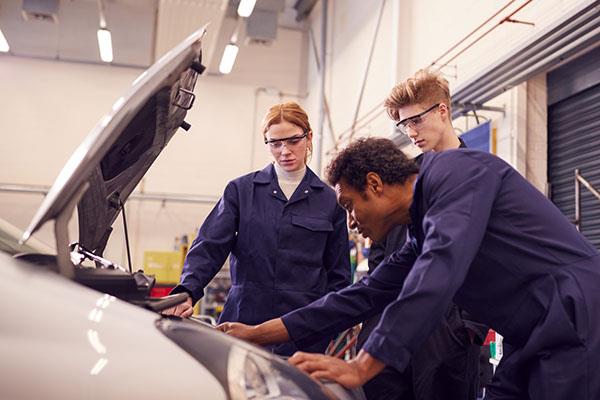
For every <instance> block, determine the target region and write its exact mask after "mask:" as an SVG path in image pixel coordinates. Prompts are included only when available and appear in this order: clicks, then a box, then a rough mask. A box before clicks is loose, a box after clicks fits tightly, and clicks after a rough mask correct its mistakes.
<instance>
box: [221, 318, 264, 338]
mask: <svg viewBox="0 0 600 400" xmlns="http://www.w3.org/2000/svg"><path fill="white" fill-rule="evenodd" d="M254 328H255V327H254V326H252V325H246V324H242V323H241V322H223V323H222V324H219V325H217V329H218V330H220V331H221V332H224V333H226V334H228V335H231V336H233V337H236V338H238V339H242V340H247V341H249V342H253V341H254V331H255V329H254Z"/></svg>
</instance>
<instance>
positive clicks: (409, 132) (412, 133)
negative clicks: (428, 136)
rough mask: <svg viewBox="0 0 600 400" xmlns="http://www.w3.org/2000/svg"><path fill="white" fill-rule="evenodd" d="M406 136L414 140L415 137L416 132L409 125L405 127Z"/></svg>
mask: <svg viewBox="0 0 600 400" xmlns="http://www.w3.org/2000/svg"><path fill="white" fill-rule="evenodd" d="M406 134H407V135H408V137H409V138H411V139H414V138H416V137H417V135H418V132H417V131H416V130H415V129H414V128H413V127H412V125H411V124H408V125H407V126H406Z"/></svg>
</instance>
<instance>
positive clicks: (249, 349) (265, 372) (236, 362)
mask: <svg viewBox="0 0 600 400" xmlns="http://www.w3.org/2000/svg"><path fill="white" fill-rule="evenodd" d="M156 327H157V328H158V329H159V330H160V331H161V332H162V333H163V334H164V335H165V336H167V337H168V338H169V339H171V340H172V341H173V342H175V343H176V344H177V345H178V346H179V347H181V348H182V349H183V350H185V351H186V352H187V353H188V354H189V355H191V356H192V357H194V358H195V359H196V360H198V362H199V363H200V364H201V365H202V366H203V367H204V368H206V369H207V370H209V371H210V372H211V373H212V374H213V376H215V377H216V378H217V380H218V381H219V383H220V384H221V385H222V386H223V388H224V389H225V390H226V391H227V392H228V394H229V398H230V399H231V400H262V399H279V400H286V399H290V400H292V399H300V400H309V399H310V400H331V399H337V398H340V399H350V398H354V397H348V396H344V395H339V394H337V393H333V391H332V390H331V389H330V388H327V387H325V385H323V384H320V383H318V382H316V381H315V380H313V379H312V378H311V377H310V376H308V375H307V374H305V373H304V372H302V371H300V370H299V369H297V368H295V367H294V366H292V365H290V364H289V363H288V362H287V361H285V360H283V359H281V358H280V357H279V356H276V355H274V354H271V353H269V352H267V351H265V350H264V349H261V348H258V347H256V346H254V345H251V344H249V343H246V342H243V341H241V340H239V339H236V338H233V337H231V336H228V335H225V334H223V333H221V332H219V331H217V330H215V329H213V328H212V327H209V326H207V325H206V324H202V323H198V322H193V321H189V320H180V319H179V318H169V317H163V318H160V319H159V320H157V321H156Z"/></svg>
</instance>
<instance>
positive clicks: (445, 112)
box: [439, 103, 450, 119]
mask: <svg viewBox="0 0 600 400" xmlns="http://www.w3.org/2000/svg"><path fill="white" fill-rule="evenodd" d="M448 111H449V110H448V106H447V105H446V103H440V105H439V113H440V115H441V116H442V118H446V119H448V118H449V117H450V116H449V115H448V114H449V113H448Z"/></svg>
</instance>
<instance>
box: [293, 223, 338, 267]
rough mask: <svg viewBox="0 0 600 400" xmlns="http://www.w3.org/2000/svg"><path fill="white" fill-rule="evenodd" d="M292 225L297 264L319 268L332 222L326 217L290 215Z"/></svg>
mask: <svg viewBox="0 0 600 400" xmlns="http://www.w3.org/2000/svg"><path fill="white" fill-rule="evenodd" d="M292 226H293V233H292V237H293V240H294V247H295V253H296V258H295V260H296V262H297V265H303V266H305V267H318V268H321V267H322V266H323V253H324V252H325V248H326V246H327V238H328V237H329V233H330V232H333V224H332V223H331V222H330V221H328V220H326V219H321V218H313V217H304V216H296V215H292Z"/></svg>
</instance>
